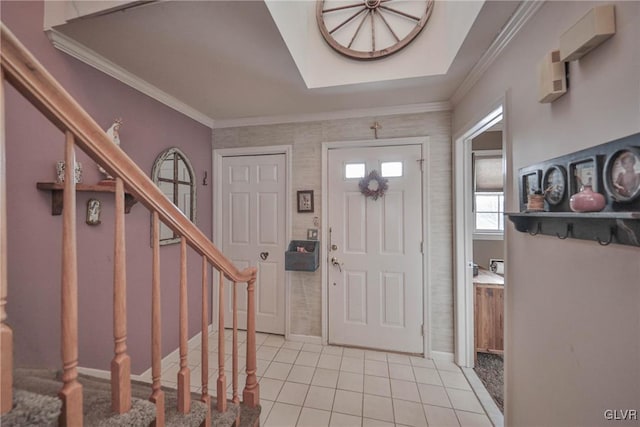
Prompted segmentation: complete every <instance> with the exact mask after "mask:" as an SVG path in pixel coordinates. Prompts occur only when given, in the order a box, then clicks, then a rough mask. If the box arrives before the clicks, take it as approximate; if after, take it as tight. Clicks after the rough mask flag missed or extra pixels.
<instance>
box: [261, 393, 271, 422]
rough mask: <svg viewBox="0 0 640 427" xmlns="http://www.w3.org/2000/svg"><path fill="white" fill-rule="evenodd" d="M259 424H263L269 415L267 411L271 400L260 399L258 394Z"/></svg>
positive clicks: (269, 409)
mask: <svg viewBox="0 0 640 427" xmlns="http://www.w3.org/2000/svg"><path fill="white" fill-rule="evenodd" d="M260 407H261V410H260V425H261V426H263V425H264V423H265V422H266V421H267V417H268V416H269V412H271V408H272V407H273V401H271V400H265V399H262V396H260Z"/></svg>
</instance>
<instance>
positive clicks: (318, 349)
mask: <svg viewBox="0 0 640 427" xmlns="http://www.w3.org/2000/svg"><path fill="white" fill-rule="evenodd" d="M302 351H310V352H312V353H322V346H321V345H319V344H309V343H304V345H303V346H302Z"/></svg>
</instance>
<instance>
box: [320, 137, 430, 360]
mask: <svg viewBox="0 0 640 427" xmlns="http://www.w3.org/2000/svg"><path fill="white" fill-rule="evenodd" d="M421 158H422V150H421V146H420V145H401V146H384V147H366V148H362V147H360V148H337V149H330V150H329V154H328V177H329V178H328V212H329V214H328V215H329V227H330V231H329V234H328V235H329V236H330V237H329V238H330V241H329V246H330V248H331V250H330V252H329V265H328V271H329V274H328V279H329V283H328V289H329V291H328V292H329V297H328V304H329V342H330V343H332V344H343V345H352V346H360V347H368V348H377V349H383V350H393V351H402V352H409V353H422V351H423V339H422V319H423V316H422V313H423V312H422V309H423V308H422V307H423V306H422V292H423V290H422V286H423V285H422V284H423V280H422V254H421V244H422V173H421V164H420V163H421ZM373 170H377V171H378V172H380V174H381V175H382V176H385V175H386V177H385V178H386V179H387V180H388V189H387V190H386V192H385V193H384V196H383V197H380V198H378V199H377V200H373V198H371V197H365V196H364V195H363V194H362V193H361V191H360V188H359V187H358V183H359V182H360V180H361V179H362V177H364V176H367V175H368V174H369V173H370V172H371V171H373ZM370 188H373V185H371V186H370ZM333 259H335V262H332V260H333Z"/></svg>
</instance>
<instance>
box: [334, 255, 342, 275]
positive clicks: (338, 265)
mask: <svg viewBox="0 0 640 427" xmlns="http://www.w3.org/2000/svg"><path fill="white" fill-rule="evenodd" d="M331 265H333V266H334V267H338V270H340V272H341V273H342V263H341V262H340V261H338V258H336V257H332V258H331Z"/></svg>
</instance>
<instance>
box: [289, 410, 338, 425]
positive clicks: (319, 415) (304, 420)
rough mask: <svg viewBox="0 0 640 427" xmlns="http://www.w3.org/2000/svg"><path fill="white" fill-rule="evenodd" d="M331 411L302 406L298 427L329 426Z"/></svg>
mask: <svg viewBox="0 0 640 427" xmlns="http://www.w3.org/2000/svg"><path fill="white" fill-rule="evenodd" d="M330 419H331V412H329V411H322V410H320V409H313V408H302V412H300V417H299V418H298V424H297V427H327V426H328V425H329V420H330Z"/></svg>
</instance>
